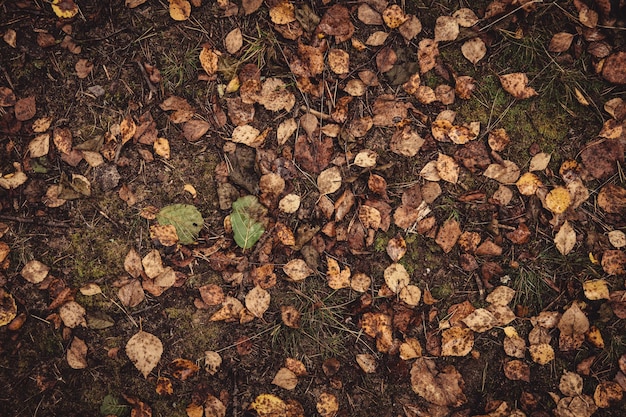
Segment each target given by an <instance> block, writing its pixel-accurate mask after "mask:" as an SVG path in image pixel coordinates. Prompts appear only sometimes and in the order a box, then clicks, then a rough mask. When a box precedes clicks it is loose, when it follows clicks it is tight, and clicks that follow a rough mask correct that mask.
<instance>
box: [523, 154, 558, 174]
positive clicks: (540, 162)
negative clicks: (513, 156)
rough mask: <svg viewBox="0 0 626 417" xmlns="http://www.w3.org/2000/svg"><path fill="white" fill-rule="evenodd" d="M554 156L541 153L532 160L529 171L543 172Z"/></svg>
mask: <svg viewBox="0 0 626 417" xmlns="http://www.w3.org/2000/svg"><path fill="white" fill-rule="evenodd" d="M551 158H552V155H551V154H549V153H545V152H539V153H538V154H536V155H535V156H533V157H532V159H531V160H530V165H529V167H528V170H529V171H531V172H532V171H543V170H544V169H546V168H547V167H548V164H549V163H550V159H551Z"/></svg>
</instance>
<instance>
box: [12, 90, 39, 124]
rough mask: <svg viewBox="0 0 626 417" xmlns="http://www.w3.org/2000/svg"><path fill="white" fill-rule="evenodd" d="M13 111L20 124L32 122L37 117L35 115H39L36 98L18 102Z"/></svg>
mask: <svg viewBox="0 0 626 417" xmlns="http://www.w3.org/2000/svg"><path fill="white" fill-rule="evenodd" d="M13 111H14V112H15V118H16V119H17V120H19V121H20V122H25V121H26V120H30V119H32V118H33V117H35V114H36V113H37V102H36V100H35V96H29V97H25V98H21V99H19V100H17V101H16V102H15V107H13Z"/></svg>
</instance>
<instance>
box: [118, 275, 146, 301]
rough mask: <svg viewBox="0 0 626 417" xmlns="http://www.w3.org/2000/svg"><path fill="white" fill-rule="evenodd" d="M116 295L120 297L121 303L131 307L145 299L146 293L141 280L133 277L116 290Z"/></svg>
mask: <svg viewBox="0 0 626 417" xmlns="http://www.w3.org/2000/svg"><path fill="white" fill-rule="evenodd" d="M117 297H118V298H119V299H120V301H121V303H122V305H124V306H126V307H130V308H133V307H137V306H138V305H139V304H141V303H142V302H143V300H145V299H146V294H145V292H144V291H143V287H142V286H141V282H139V280H137V279H133V280H130V282H129V283H127V284H125V285H122V286H121V287H120V289H119V290H117Z"/></svg>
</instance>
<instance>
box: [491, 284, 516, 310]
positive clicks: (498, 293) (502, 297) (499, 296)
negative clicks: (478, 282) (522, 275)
mask: <svg viewBox="0 0 626 417" xmlns="http://www.w3.org/2000/svg"><path fill="white" fill-rule="evenodd" d="M514 296H515V290H514V289H513V288H511V287H507V286H505V285H500V286H498V287H496V288H495V289H494V290H493V291H491V293H489V295H488V296H487V298H485V300H486V301H487V302H488V303H491V304H494V305H498V306H506V305H508V304H509V303H510V302H511V301H513V297H514Z"/></svg>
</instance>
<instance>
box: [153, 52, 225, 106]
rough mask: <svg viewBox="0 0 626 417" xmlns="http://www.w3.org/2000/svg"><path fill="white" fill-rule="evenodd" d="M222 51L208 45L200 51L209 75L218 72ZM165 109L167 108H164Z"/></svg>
mask: <svg viewBox="0 0 626 417" xmlns="http://www.w3.org/2000/svg"><path fill="white" fill-rule="evenodd" d="M219 56H220V53H219V52H218V51H214V50H212V49H209V48H207V47H206V46H205V47H203V48H202V50H201V51H200V65H202V69H204V71H205V72H206V73H207V74H208V75H214V74H215V73H216V72H217V64H218V60H219ZM164 110H165V109H164Z"/></svg>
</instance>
